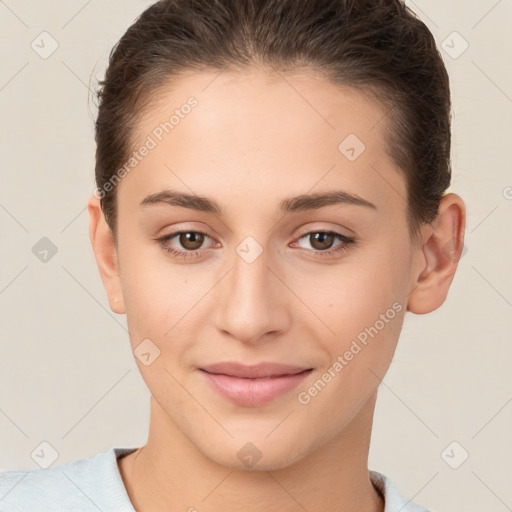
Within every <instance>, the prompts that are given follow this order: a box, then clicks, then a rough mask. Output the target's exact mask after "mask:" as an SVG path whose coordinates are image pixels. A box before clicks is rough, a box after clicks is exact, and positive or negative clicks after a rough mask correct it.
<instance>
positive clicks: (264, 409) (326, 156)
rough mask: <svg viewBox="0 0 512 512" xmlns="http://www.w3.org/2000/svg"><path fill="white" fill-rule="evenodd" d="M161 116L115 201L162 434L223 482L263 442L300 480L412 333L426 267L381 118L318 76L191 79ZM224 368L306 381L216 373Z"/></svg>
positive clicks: (138, 339)
mask: <svg viewBox="0 0 512 512" xmlns="http://www.w3.org/2000/svg"><path fill="white" fill-rule="evenodd" d="M190 97H193V98H195V100H194V101H191V102H189V103H188V105H190V108H189V107H185V105H187V102H188V100H189V98H190ZM159 98H160V99H159V101H158V103H155V104H154V105H153V106H152V107H151V110H150V111H148V113H147V115H145V116H144V118H143V119H142V120H141V121H140V123H139V125H138V127H137V130H136V137H137V143H136V144H135V146H136V148H140V147H141V146H143V145H145V144H146V147H150V149H149V150H148V151H144V150H142V152H140V153H147V154H146V155H145V156H144V157H142V158H140V161H138V162H137V163H136V165H133V168H132V169H131V170H130V172H128V173H127V174H126V176H125V177H124V178H123V179H122V181H121V183H120V184H119V185H118V188H117V200H118V225H117V229H118V245H117V257H118V262H119V269H120V283H121V287H122V299H121V300H122V302H123V307H124V310H125V311H126V314H127V320H128V327H129V331H130V338H131V345H132V348H133V349H134V351H135V354H140V353H145V354H146V355H145V356H143V357H141V358H140V359H139V358H137V364H138V366H139V368H140V371H141V374H142V377H143V378H144V380H145V382H146V384H147V386H148V388H149V390H150V392H151V394H152V396H153V399H154V402H155V404H157V405H156V406H155V407H154V408H153V409H152V417H151V421H152V422H153V423H159V424H160V425H161V426H163V425H165V424H173V425H175V426H176V427H177V428H178V429H179V430H180V431H181V432H182V433H183V434H184V435H185V436H186V438H188V440H190V441H191V442H192V443H193V444H194V445H195V446H196V447H197V448H198V449H199V450H200V451H201V452H202V453H203V454H205V455H206V456H208V457H209V458H210V459H211V460H214V461H217V462H218V463H221V464H224V465H226V466H233V467H235V466H240V453H239V451H240V449H241V448H243V447H246V446H247V443H248V442H250V443H252V444H253V445H254V446H255V447H257V449H258V450H259V452H261V453H262V454H264V463H265V464H266V465H267V467H273V468H276V467H285V466H287V465H290V464H292V463H293V462H295V461H297V460H299V459H301V458H303V457H305V456H306V455H308V454H310V453H312V452H313V451H314V450H316V449H318V448H320V447H321V446H323V445H325V444H326V443H327V442H329V441H331V440H333V439H335V438H336V437H337V436H340V435H341V434H342V433H343V431H344V429H345V427H346V426H347V425H349V424H350V422H351V421H352V420H353V419H354V418H355V416H356V415H357V413H358V411H360V410H361V408H362V407H363V406H364V405H365V403H366V402H367V401H368V400H369V399H370V397H372V396H373V395H374V394H375V392H376V390H377V388H378V385H379V383H380V380H379V379H380V378H382V377H383V376H384V374H385V372H386V371H387V369H388V366H389V364H390V362H391V359H392V356H393V353H394V351H395V347H396V344H397V341H398V337H399V333H400V330H401V327H402V322H403V316H404V313H405V311H406V306H407V296H408V293H409V292H410V291H411V288H412V280H411V262H412V261H413V250H412V248H411V246H410V240H409V236H408V231H407V223H406V202H405V198H406V187H405V182H404V179H403V177H402V175H401V174H400V172H399V170H398V168H397V167H396V164H395V163H394V162H393V160H392V159H391V157H390V156H389V155H388V153H387V147H386V143H385V135H386V130H387V129H388V126H387V123H386V119H384V110H383V108H382V107H381V106H380V105H379V104H377V103H376V102H375V101H372V100H370V99H368V98H365V97H364V96H363V95H361V93H359V92H358V91H356V90H354V89H351V88H348V87H340V86H335V85H333V84H330V83H328V82H327V81H325V80H324V79H322V78H320V77H319V76H315V75H314V74H313V73H306V72H302V73H296V74H293V75H292V74H281V75H278V74H276V73H269V72H266V71H263V70H256V69H253V70H252V71H251V72H250V74H247V73H246V74H244V75H242V74H239V73H236V72H228V71H224V72H222V73H220V74H219V73H218V72H211V73H209V72H206V71H205V72H201V73H198V72H197V73H195V74H189V75H187V76H183V77H182V78H181V79H180V80H179V81H175V82H173V83H172V86H169V88H168V89H166V90H162V92H161V94H160V96H159ZM175 111H176V112H175ZM173 112H175V114H176V115H175V118H174V119H173V121H171V122H172V123H173V126H172V127H171V128H170V127H169V125H165V122H169V118H170V116H171V115H172V114H173ZM162 123H163V124H162ZM148 137H149V138H148ZM150 139H151V140H150ZM171 192H172V193H174V194H175V195H173V194H171ZM180 194H189V195H191V196H192V199H193V198H195V199H196V200H195V201H190V198H188V199H187V198H185V199H183V198H181V199H180ZM325 194H331V196H330V199H329V196H326V197H327V199H326V197H324V198H323V200H322V197H323V196H324V195H325ZM198 196H199V197H200V198H201V199H200V200H198ZM306 196H313V197H312V198H309V199H308V198H307V197H306ZM351 197H352V198H354V197H355V199H352V200H349V198H351ZM141 343H142V345H141ZM148 354H149V355H148ZM142 360H145V362H144V363H142V362H141V361H142ZM223 362H230V363H231V362H233V363H239V364H241V365H257V364H260V363H268V362H271V363H277V364H281V365H288V366H292V367H294V372H295V373H297V372H298V371H299V370H307V371H304V372H303V373H301V375H295V377H291V376H290V375H288V376H287V377H286V376H285V377H273V378H271V379H266V380H264V381H262V380H257V379H251V381H250V382H249V379H247V378H246V379H240V378H239V379H237V378H234V377H226V376H225V375H224V377H222V376H216V377H215V376H213V377H212V376H211V374H210V375H209V374H207V373H206V372H205V371H203V370H202V369H204V368H205V367H207V366H209V365H213V364H217V363H223ZM214 370H215V369H214ZM281 373H282V372H281ZM244 381H245V382H244ZM219 389H223V390H224V391H223V392H221V391H219ZM169 422H170V423H169ZM245 449H248V448H245Z"/></svg>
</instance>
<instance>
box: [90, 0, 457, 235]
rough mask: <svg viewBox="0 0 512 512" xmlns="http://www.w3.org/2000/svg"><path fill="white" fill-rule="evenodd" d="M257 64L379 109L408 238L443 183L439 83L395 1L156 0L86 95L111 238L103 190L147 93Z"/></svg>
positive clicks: (443, 99) (434, 59) (446, 93)
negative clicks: (352, 91) (320, 82)
mask: <svg viewBox="0 0 512 512" xmlns="http://www.w3.org/2000/svg"><path fill="white" fill-rule="evenodd" d="M258 64H259V65H262V64H263V65H269V66H272V67H278V68H280V69H288V70H294V69H299V68H300V67H303V66H307V67H309V68H312V69H314V70H316V71H318V72H319V73H322V74H323V76H325V77H326V78H327V79H329V80H331V81H332V82H334V83H339V84H344V85H349V86H353V87H355V88H357V89H359V90H360V91H361V92H364V93H368V94H372V95H373V97H375V98H377V99H378V100H379V101H380V103H381V104H382V105H383V107H384V108H385V110H386V111H387V119H386V121H387V120H388V119H389V123H387V126H388V128H389V129H388V130H387V138H388V141H387V142H388V149H389V152H390V155H391V156H392V157H393V159H394V161H395V162H396V164H397V166H398V167H399V168H400V170H401V171H402V172H403V173H404V177H405V181H406V185H407V195H408V197H407V198H406V199H407V211H408V214H407V217H408V219H407V220H408V226H409V232H410V235H411V238H412V239H413V240H414V241H417V235H418V232H419V228H420V227H421V224H422V223H425V222H431V221H432V220H433V219H434V218H435V217H436V215H437V210H438V206H439V201H440V199H441V197H442V196H443V194H444V192H445V190H446V189H447V188H448V186H449V185H450V179H451V166H450V123H451V113H450V108H451V104H450V86H449V78H448V74H447V72H446V69H445V66H444V63H443V60H442V58H441V55H440V53H439V51H438V49H437V47H436V44H435V40H434V37H433V35H432V34H431V32H430V31H429V29H428V28H427V26H426V25H425V24H424V23H423V22H422V21H421V20H420V19H419V18H418V17H417V16H416V15H415V14H414V13H413V12H412V11H411V10H410V9H409V8H408V7H407V6H405V4H404V3H402V2H401V1H399V0H160V1H159V2H156V3H155V4H153V5H152V6H150V7H149V8H148V9H147V10H146V11H144V12H143V13H142V14H141V15H140V16H139V17H138V18H137V20H136V21H135V23H134V24H133V25H132V26H131V27H129V28H128V30H127V31H126V33H125V34H124V35H123V36H122V38H121V39H120V40H119V42H118V43H117V44H116V45H115V46H114V48H113V49H112V51H111V53H110V59H109V65H108V68H107V71H106V74H105V79H104V80H103V81H100V82H99V88H98V91H97V96H98V100H99V102H98V117H97V120H96V127H95V128H96V133H95V135H96V144H97V149H96V169H95V172H96V186H97V187H98V190H101V191H102V193H101V196H100V197H101V207H102V209H103V212H104V214H105V218H106V220H107V223H108V224H109V226H110V228H111V230H112V232H113V234H114V236H115V234H116V229H115V228H116V194H115V187H107V186H106V185H107V183H108V182H109V180H111V179H112V177H113V176H114V175H115V174H116V172H117V171H118V169H119V168H120V167H121V166H122V165H123V164H124V163H125V162H126V161H127V158H129V155H130V153H131V152H133V151H134V143H135V141H134V131H135V127H136V126H137V121H138V120H140V118H141V116H143V115H144V112H145V111H146V109H147V108H148V107H149V105H150V102H151V101H153V100H154V99H155V98H156V95H157V93H158V91H159V89H160V88H161V87H162V86H164V85H166V84H169V83H170V80H171V79H172V77H179V74H180V72H181V73H183V72H186V71H193V70H198V71H200V70H203V69H219V70H220V69H223V68H225V67H227V66H229V67H230V68H231V69H243V68H244V67H245V66H250V65H258ZM340 142H341V141H340ZM107 189H108V192H106V190H107Z"/></svg>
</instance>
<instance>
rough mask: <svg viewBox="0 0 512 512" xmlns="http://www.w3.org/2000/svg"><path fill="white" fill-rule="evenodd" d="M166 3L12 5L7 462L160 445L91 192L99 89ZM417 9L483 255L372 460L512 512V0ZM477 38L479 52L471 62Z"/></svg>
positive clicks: (403, 376) (432, 325)
mask: <svg viewBox="0 0 512 512" xmlns="http://www.w3.org/2000/svg"><path fill="white" fill-rule="evenodd" d="M150 3H151V2H149V1H142V0H108V1H105V0H103V1H99V0H89V1H86V0H73V1H70V0H58V1H57V0H54V1H52V2H35V1H34V0H31V1H28V0H5V1H0V46H1V55H2V66H1V68H0V112H1V119H2V128H1V132H0V133H1V164H0V165H1V171H2V172H1V180H2V181H1V188H0V226H1V249H0V250H1V256H2V264H1V266H0V303H1V304H0V308H1V309H0V314H1V324H0V326H1V332H2V342H1V345H0V346H1V356H0V470H2V469H26V468H33V467H37V464H36V462H35V461H34V460H33V459H32V457H31V454H32V453H33V452H34V451H37V450H40V444H41V443H42V442H48V443H50V445H51V446H53V447H54V449H55V450H56V452H57V454H58V458H57V459H56V461H55V462H54V463H53V465H58V464H64V463H67V462H69V461H72V460H75V459H77V458H82V457H89V456H92V455H95V454H96V453H98V452H99V451H103V450H106V449H108V448H110V447H112V446H121V447H125V446H126V447H128V446H138V445H140V444H143V443H144V442H145V439H146V435H147V425H148V420H149V416H148V397H149V393H148V391H147V390H146V387H145V385H144V383H143V381H142V378H141V377H140V376H139V372H138V369H137V366H136V364H135V362H134V359H133V356H132V354H131V351H130V348H129V342H128V337H127V332H126V330H125V325H126V324H125V319H124V317H122V316H117V315H115V314H113V313H112V312H111V311H110V310H109V307H108V303H107V300H106V297H105V293H104V290H103V287H102V284H101V281H100V278H99V274H98V271H97V268H96V264H95V261H94V258H93V254H92V250H91V247H90V242H89V239H88V231H87V229H88V218H87V211H86V201H87V199H88V197H89V195H90V194H91V192H92V190H93V187H94V182H93V168H94V150H95V146H94V140H93V122H94V116H95V113H96V112H95V107H94V104H93V103H92V102H89V98H88V95H89V90H88V86H89V85H94V80H95V77H97V78H102V77H103V73H104V69H105V65H106V62H107V57H108V53H109V51H110V49H111V47H112V46H113V44H114V43H115V42H116V41H117V40H118V38H119V37H120V36H121V35H122V33H123V32H124V31H125V30H126V28H127V27H128V26H129V25H130V24H131V23H132V22H133V20H134V19H135V17H136V16H137V15H138V14H140V13H141V12H142V11H143V10H144V8H145V7H146V6H148V5H149V4H150ZM49 4H50V5H49ZM408 4H409V5H410V6H411V7H412V8H413V9H414V10H416V12H417V13H418V14H419V15H420V16H421V17H422V19H424V20H425V22H426V23H427V25H428V26H429V28H430V29H431V30H432V32H433V33H434V35H435V37H436V39H437V41H438V44H439V45H440V46H441V45H443V47H444V48H446V49H447V51H448V52H450V53H451V56H450V54H449V53H447V51H445V50H444V49H442V50H441V52H442V54H443V57H444V59H445V62H446V65H447V67H448V71H449V73H450V75H451V81H452V93H453V112H454V121H453V151H452V155H453V171H454V176H453V184H452V187H451V191H453V192H456V193H458V194H459V195H461V196H462V197H463V198H464V200H465V201H466V204H467V209H468V222H467V231H466V246H467V253H466V254H465V255H464V256H463V258H462V260H461V262H460V266H459V271H458V274H457V275H456V277H455V279H454V282H453V285H452V289H451V291H450V294H449V297H448V299H447V301H446V303H445V304H444V305H443V306H442V307H441V308H440V309H438V310H437V311H435V312H434V313H432V314H430V315H425V316H416V315H413V314H411V313H408V314H407V315H406V320H405V325H404V329H403V332H402V336H401V340H400V344H399V346H398V349H397V352H396V356H395V359H394V361H393V363H392V365H391V368H390V370H389V372H388V374H387V376H386V378H385V379H384V381H383V383H382V385H381V390H380V395H379V401H378V404H377V409H376V414H375V423H374V435H373V440H372V445H371V451H370V460H369V465H370V468H371V469H376V470H378V471H381V472H383V473H385V474H386V475H388V476H389V477H390V478H391V479H392V480H393V481H395V483H396V484H397V486H398V488H399V490H400V492H401V493H402V494H403V495H404V496H407V497H408V498H412V499H413V500H414V501H417V502H418V503H421V504H422V505H425V506H427V507H429V508H431V509H432V510H433V511H450V512H457V511H464V512H477V511H478V512H481V511H482V510H485V511H490V510H492V511H494V512H502V511H503V512H505V511H507V510H512V486H511V485H510V482H511V479H512V442H511V432H512V428H511V427H512V376H511V375H512V372H511V371H510V366H511V361H512V343H511V341H512V340H511V334H510V331H511V327H512V321H511V320H512V263H511V262H512V242H511V239H512V230H511V225H512V222H511V221H512V172H511V169H512V166H511V164H512V159H511V152H510V146H511V144H512V130H511V124H512V69H511V64H510V62H511V61H510V53H511V50H512V32H511V31H510V26H511V23H512V1H511V0H500V1H496V0H479V1H478V2H468V1H462V0H457V1H455V0H451V1H450V2H446V1H444V0H435V1H434V0H429V1H426V0H416V1H415V2H412V1H410V2H408ZM43 31H47V32H48V33H49V34H51V36H52V37H53V38H54V39H55V40H56V41H57V42H58V45H59V46H58V49H57V50H56V51H55V52H54V53H53V54H52V55H51V56H49V57H48V58H46V59H43V58H41V57H40V55H39V54H38V53H36V51H34V50H33V49H32V47H31V43H32V41H34V40H36V43H37V41H40V40H41V37H46V38H48V36H41V37H39V38H38V36H39V34H40V33H41V32H43ZM454 31H456V32H458V33H459V34H460V37H459V36H457V35H453V34H452V33H453V32H454ZM461 37H462V38H463V39H461ZM464 40H465V41H467V43H468V44H469V47H468V49H467V50H466V51H465V52H464V53H462V54H461V55H460V56H458V55H457V54H458V53H460V51H461V50H462V49H463V48H464V46H463V44H464ZM45 41H46V43H45V49H46V51H48V49H50V48H51V46H50V40H49V39H46V40H45ZM443 41H445V43H444V44H443ZM40 46H42V45H41V44H40ZM39 51H40V52H41V51H43V49H42V48H40V49H39ZM454 57H457V58H454ZM90 80H91V81H90ZM507 187H509V188H507ZM42 237H48V238H49V239H50V240H51V241H52V242H53V244H55V246H56V247H57V249H58V252H57V253H56V254H55V255H54V256H53V257H51V258H50V259H49V261H47V262H46V263H43V262H42V261H40V260H39V259H38V258H36V256H35V255H34V254H33V252H32V247H33V246H34V245H35V244H36V243H37V242H38V241H39V240H40V239H41V238H42ZM453 441H456V442H457V443H458V445H452V446H451V447H450V448H449V449H448V450H447V451H445V449H446V448H447V447H448V446H449V445H450V444H451V443H452V442H453ZM452 448H453V451H452ZM463 450H465V451H467V452H468V454H469V457H468V459H467V460H466V461H465V462H464V463H463V464H462V465H460V467H458V469H452V467H450V466H449V465H448V463H447V462H446V461H449V462H450V463H451V464H452V465H455V464H456V463H458V462H460V460H461V457H462V456H463V454H464V452H463ZM46 453H49V452H48V450H47V451H46ZM443 453H444V456H443V455H442V454H443Z"/></svg>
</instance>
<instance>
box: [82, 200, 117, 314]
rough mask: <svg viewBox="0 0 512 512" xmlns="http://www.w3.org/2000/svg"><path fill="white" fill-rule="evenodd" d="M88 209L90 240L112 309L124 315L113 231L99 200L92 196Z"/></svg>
mask: <svg viewBox="0 0 512 512" xmlns="http://www.w3.org/2000/svg"><path fill="white" fill-rule="evenodd" d="M87 208H88V211H89V238H90V240H91V244H92V248H93V251H94V257H95V259H96V263H97V265H98V270H99V272H100V276H101V280H102V282H103V286H104V288H105V291H106V293H107V297H108V300H109V304H110V309H111V310H112V311H113V312H114V313H117V314H124V313H125V307H124V301H123V294H122V287H121V276H120V272H119V261H118V256H117V249H116V246H115V242H114V237H113V235H112V231H111V230H110V227H109V226H108V224H107V222H106V220H105V216H104V214H103V211H102V209H101V205H100V201H99V199H98V198H96V197H95V196H91V198H90V199H89V202H88V204H87Z"/></svg>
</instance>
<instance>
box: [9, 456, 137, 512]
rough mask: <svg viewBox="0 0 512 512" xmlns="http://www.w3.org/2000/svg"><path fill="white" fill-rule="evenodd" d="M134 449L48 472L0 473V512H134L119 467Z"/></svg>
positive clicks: (42, 470) (93, 458)
mask: <svg viewBox="0 0 512 512" xmlns="http://www.w3.org/2000/svg"><path fill="white" fill-rule="evenodd" d="M130 451H133V449H131V448H111V449H110V450H108V451H105V452H101V453H98V454H97V455H95V456H94V457H89V458H83V459H79V460H76V461H74V462H70V463H69V464H64V465H60V466H55V467H49V468H48V469H29V470H14V471H1V472H0V512H33V511H35V510H37V511H38V512H50V511H51V512H61V511H69V510H80V511H81V512H88V511H94V512H97V511H98V509H99V510H109V511H112V512H114V511H115V512H134V509H133V507H132V506H131V503H130V501H129V499H128V495H127V494H126V490H125V488H124V484H123V481H122V478H121V476H120V474H119V470H118V467H117V457H118V456H119V455H122V454H125V453H129V452H130Z"/></svg>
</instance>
